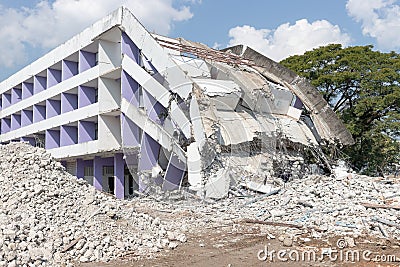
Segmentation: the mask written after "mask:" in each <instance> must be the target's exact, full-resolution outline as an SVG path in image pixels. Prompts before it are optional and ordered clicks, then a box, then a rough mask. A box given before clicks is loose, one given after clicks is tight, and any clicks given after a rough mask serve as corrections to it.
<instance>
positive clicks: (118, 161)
mask: <svg viewBox="0 0 400 267" xmlns="http://www.w3.org/2000/svg"><path fill="white" fill-rule="evenodd" d="M114 177H115V184H114V186H115V187H114V188H115V190H114V192H115V197H116V198H119V199H123V198H124V196H125V174H124V159H123V154H122V153H117V154H115V155H114Z"/></svg>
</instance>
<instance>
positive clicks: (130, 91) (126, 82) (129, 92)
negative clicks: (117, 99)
mask: <svg viewBox="0 0 400 267" xmlns="http://www.w3.org/2000/svg"><path fill="white" fill-rule="evenodd" d="M121 91H122V92H121V93H122V96H123V97H124V98H125V99H126V100H128V101H129V102H130V103H131V104H132V105H133V106H135V107H139V84H138V83H137V82H136V81H135V80H134V79H133V78H132V77H131V76H129V74H127V73H126V72H125V71H122V74H121Z"/></svg>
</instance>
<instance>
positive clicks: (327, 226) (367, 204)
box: [254, 174, 400, 239]
mask: <svg viewBox="0 0 400 267" xmlns="http://www.w3.org/2000/svg"><path fill="white" fill-rule="evenodd" d="M399 189H400V184H399V183H396V181H393V180H388V179H384V178H376V177H375V178H374V177H368V176H362V175H354V174H349V175H348V176H345V177H339V178H338V177H335V176H333V175H332V176H317V175H311V176H308V177H307V178H306V179H295V180H293V181H291V182H290V183H287V184H286V185H285V188H284V189H283V190H282V192H281V193H280V194H279V195H277V196H274V197H271V198H268V199H266V200H265V201H263V202H260V203H255V204H254V206H257V208H258V209H260V210H263V209H266V208H268V209H267V212H266V214H265V215H263V216H261V217H263V219H273V220H277V221H283V222H293V223H297V224H300V225H304V226H305V227H310V228H312V227H315V228H316V229H319V230H320V231H323V232H327V233H334V234H342V235H343V234H345V233H349V234H353V235H356V236H360V235H362V234H368V235H376V236H383V237H391V238H395V239H400V206H399V202H400V194H399Z"/></svg>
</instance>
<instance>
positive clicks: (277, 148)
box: [0, 7, 353, 198]
mask: <svg viewBox="0 0 400 267" xmlns="http://www.w3.org/2000/svg"><path fill="white" fill-rule="evenodd" d="M0 94H1V101H0V103H1V111H0V118H1V134H0V141H1V142H2V143H8V142H14V141H24V142H29V143H31V144H32V145H34V146H43V147H45V148H46V149H47V150H48V151H49V152H50V153H51V154H52V155H53V157H55V158H56V159H58V160H60V161H61V162H62V163H63V164H64V165H65V167H66V169H67V170H68V171H69V172H70V173H72V174H74V175H76V176H77V177H78V178H84V179H86V180H87V181H88V182H89V183H91V184H93V185H94V186H95V187H96V188H97V189H99V190H104V191H107V192H110V193H113V194H115V196H116V197H117V198H124V197H129V196H131V195H134V194H135V192H136V190H138V191H139V192H150V191H152V190H155V191H156V192H169V191H174V190H184V189H185V190H188V191H190V192H194V193H196V194H198V195H200V196H202V197H215V198H220V197H223V196H225V195H227V193H228V189H229V186H232V185H240V184H243V183H244V184H245V185H246V186H247V187H249V188H253V189H255V190H259V191H262V192H263V191H266V190H267V191H268V190H269V189H268V187H267V184H268V179H270V178H271V177H276V176H282V177H286V176H295V175H299V174H301V173H302V172H303V171H304V170H302V163H303V161H304V158H303V157H302V153H303V152H304V149H305V148H307V149H308V150H309V151H311V152H312V153H313V155H314V156H315V157H316V158H319V159H320V160H321V161H324V160H325V159H324V156H323V153H321V152H320V149H319V145H320V144H321V143H323V142H328V143H335V142H339V143H341V144H343V145H347V144H351V143H352V142H353V140H352V137H351V135H350V134H349V132H348V131H347V130H346V128H345V126H344V125H343V124H342V123H341V122H340V120H339V119H338V118H337V117H336V115H335V113H334V112H333V111H332V110H331V109H330V108H329V106H328V104H327V103H326V101H324V99H323V98H322V97H321V95H320V94H319V93H318V91H317V90H316V89H315V88H313V87H312V86H311V85H310V84H309V83H308V82H307V81H306V80H305V79H303V78H300V77H299V76H297V75H296V74H295V73H293V72H292V71H290V70H288V69H286V68H284V67H283V66H281V65H279V64H278V63H276V62H274V61H272V60H270V59H268V58H267V57H265V56H263V55H261V54H259V53H257V52H256V51H254V50H252V49H251V48H249V47H245V46H235V47H231V48H227V49H225V50H223V51H217V50H214V49H211V48H209V47H207V46H205V45H203V44H199V43H195V42H191V41H187V40H184V39H181V38H179V39H172V38H168V37H164V36H159V35H156V34H151V33H149V32H148V31H147V30H146V29H145V28H144V27H143V26H142V25H141V24H140V22H139V21H138V20H137V19H136V18H135V17H134V16H133V14H132V13H131V12H130V11H129V10H127V9H125V8H122V7H121V8H119V9H118V10H116V11H114V12H113V13H111V14H110V15H108V16H107V17H105V18H103V19H102V20H100V21H98V22H96V23H95V24H93V25H92V26H91V27H89V28H88V29H86V30H84V31H83V32H81V33H80V34H78V35H76V36H75V37H73V38H72V39H70V40H69V41H67V42H66V43H64V44H62V45H61V46H59V47H57V48H55V49H54V50H52V51H51V52H49V53H48V54H46V55H45V56H43V57H42V58H40V59H38V60H37V61H35V62H33V63H32V64H30V65H28V66H27V67H25V68H24V69H22V70H21V71H19V72H17V73H15V74H14V75H12V76H11V77H9V78H8V79H6V80H5V81H3V82H2V83H0ZM264 187H265V188H264Z"/></svg>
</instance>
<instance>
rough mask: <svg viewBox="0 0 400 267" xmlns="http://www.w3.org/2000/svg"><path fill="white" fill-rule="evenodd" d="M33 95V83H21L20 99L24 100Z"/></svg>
mask: <svg viewBox="0 0 400 267" xmlns="http://www.w3.org/2000/svg"><path fill="white" fill-rule="evenodd" d="M32 95H33V83H27V82H23V83H22V99H26V98H28V97H30V96H32Z"/></svg>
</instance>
